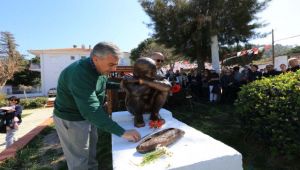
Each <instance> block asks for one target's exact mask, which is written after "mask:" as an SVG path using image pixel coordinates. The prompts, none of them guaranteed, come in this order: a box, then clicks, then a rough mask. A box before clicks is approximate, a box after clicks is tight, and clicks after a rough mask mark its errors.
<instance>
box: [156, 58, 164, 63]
mask: <svg viewBox="0 0 300 170" xmlns="http://www.w3.org/2000/svg"><path fill="white" fill-rule="evenodd" d="M156 62H158V63H159V62H160V63H163V62H164V60H160V59H157V60H156Z"/></svg>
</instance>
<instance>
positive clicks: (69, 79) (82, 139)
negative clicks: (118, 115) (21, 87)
mask: <svg viewBox="0 0 300 170" xmlns="http://www.w3.org/2000/svg"><path fill="white" fill-rule="evenodd" d="M119 56H120V49H119V48H118V47H117V46H116V45H114V44H112V43H107V42H100V43H98V44H97V45H95V46H94V48H93V49H92V51H91V54H90V57H88V58H84V59H81V60H79V61H76V62H74V63H72V64H70V65H69V66H68V67H66V68H65V69H64V70H63V71H62V72H61V74H60V76H59V79H58V86H57V96H56V99H55V104H54V116H53V119H54V123H55V128H56V131H57V134H58V137H59V140H60V143H61V146H62V149H63V152H64V156H65V159H66V161H67V165H68V169H70V170H75V169H98V161H97V160H96V150H97V141H98V136H97V135H98V132H97V128H98V129H100V130H103V131H106V132H109V133H113V134H115V135H117V136H119V137H122V138H124V139H126V140H128V141H132V142H137V141H139V140H140V139H141V136H140V133H139V132H138V131H136V130H135V129H132V130H125V129H124V128H123V127H121V126H120V125H118V124H117V123H116V122H114V121H113V120H112V119H111V118H109V115H108V114H107V113H106V111H105V110H104V108H103V103H104V97H105V91H106V90H105V89H106V88H109V86H110V85H109V83H108V82H107V75H108V74H109V73H110V72H113V71H116V66H117V65H118V61H119Z"/></svg>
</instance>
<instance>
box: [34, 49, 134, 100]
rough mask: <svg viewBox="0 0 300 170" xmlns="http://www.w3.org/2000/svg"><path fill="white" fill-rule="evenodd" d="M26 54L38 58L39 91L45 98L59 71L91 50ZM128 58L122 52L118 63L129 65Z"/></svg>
mask: <svg viewBox="0 0 300 170" xmlns="http://www.w3.org/2000/svg"><path fill="white" fill-rule="evenodd" d="M28 52H29V53H31V54H33V55H35V56H37V57H40V64H41V67H40V71H41V84H42V87H41V90H42V94H43V95H44V96H46V95H47V92H48V91H49V89H50V88H56V86H57V81H58V77H59V75H60V73H61V71H62V70H63V69H64V68H66V67H67V66H68V65H70V64H71V63H73V62H74V61H77V60H79V59H81V58H86V57H89V55H90V52H91V48H88V49H86V48H84V46H82V47H81V48H76V46H74V47H73V48H61V49H46V50H28ZM129 56H130V54H129V53H127V52H123V55H122V56H121V58H120V62H119V63H120V64H121V65H123V66H124V65H130V59H129Z"/></svg>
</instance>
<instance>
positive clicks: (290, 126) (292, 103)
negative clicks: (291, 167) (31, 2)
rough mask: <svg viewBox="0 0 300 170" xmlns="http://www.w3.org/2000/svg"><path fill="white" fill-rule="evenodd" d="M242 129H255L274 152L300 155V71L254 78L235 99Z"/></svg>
mask: <svg viewBox="0 0 300 170" xmlns="http://www.w3.org/2000/svg"><path fill="white" fill-rule="evenodd" d="M235 105H236V107H237V109H238V114H239V116H240V118H241V121H242V129H243V130H245V131H247V132H249V131H250V132H254V134H255V136H256V137H257V139H258V140H260V141H262V142H264V143H265V144H266V146H269V149H270V151H271V156H275V157H276V156H277V157H278V156H280V157H284V158H286V159H288V160H294V161H295V160H297V159H299V157H300V154H299V153H300V152H299V151H300V122H299V120H300V119H299V118H300V71H299V72H296V73H286V74H281V75H279V76H275V77H271V78H263V79H262V80H257V81H254V82H252V83H250V84H248V85H245V86H243V87H242V88H241V91H240V92H239V94H238V99H237V100H236V103H235Z"/></svg>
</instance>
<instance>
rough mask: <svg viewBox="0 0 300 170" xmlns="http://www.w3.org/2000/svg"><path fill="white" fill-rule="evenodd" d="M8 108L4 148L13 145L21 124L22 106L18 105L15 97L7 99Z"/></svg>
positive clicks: (17, 99) (18, 101) (18, 100)
mask: <svg viewBox="0 0 300 170" xmlns="http://www.w3.org/2000/svg"><path fill="white" fill-rule="evenodd" d="M8 101H9V107H5V108H6V116H5V117H6V138H5V140H6V148H8V147H9V146H10V145H12V144H13V143H14V136H15V133H16V131H17V130H18V128H19V124H20V123H21V122H22V119H21V114H22V106H21V105H19V103H20V99H19V98H17V97H16V96H12V97H10V98H8Z"/></svg>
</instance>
